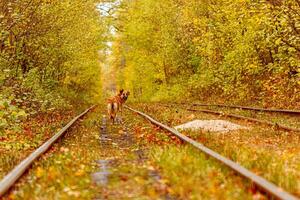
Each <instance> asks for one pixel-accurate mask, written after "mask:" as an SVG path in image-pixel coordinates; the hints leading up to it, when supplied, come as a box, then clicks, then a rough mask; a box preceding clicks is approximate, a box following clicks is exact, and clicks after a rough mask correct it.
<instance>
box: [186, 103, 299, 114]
mask: <svg viewBox="0 0 300 200" xmlns="http://www.w3.org/2000/svg"><path fill="white" fill-rule="evenodd" d="M181 104H184V105H186V103H181ZM192 105H193V106H205V107H223V108H238V109H242V110H253V111H260V112H277V113H286V114H300V110H288V109H269V108H258V107H249V106H236V105H226V104H201V103H193V104H192Z"/></svg>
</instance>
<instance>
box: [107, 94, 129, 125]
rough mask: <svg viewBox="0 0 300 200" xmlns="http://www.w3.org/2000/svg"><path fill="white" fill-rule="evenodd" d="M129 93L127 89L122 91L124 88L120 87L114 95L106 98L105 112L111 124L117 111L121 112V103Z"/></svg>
mask: <svg viewBox="0 0 300 200" xmlns="http://www.w3.org/2000/svg"><path fill="white" fill-rule="evenodd" d="M129 94H130V92H129V91H127V92H124V90H123V89H121V90H120V91H119V93H118V94H117V95H116V96H114V97H112V98H110V99H108V100H107V113H108V116H109V118H110V119H111V120H112V123H113V124H114V122H115V119H116V117H117V113H118V111H121V112H122V107H123V104H124V103H125V102H126V100H127V99H128V96H129Z"/></svg>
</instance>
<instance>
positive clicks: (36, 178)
mask: <svg viewBox="0 0 300 200" xmlns="http://www.w3.org/2000/svg"><path fill="white" fill-rule="evenodd" d="M149 109H150V108H149ZM163 111H165V110H163ZM103 113H105V110H104V109H103V108H98V109H96V110H95V111H94V112H93V113H89V114H88V115H87V116H86V117H85V118H84V119H83V120H80V121H79V122H77V123H76V124H75V126H74V127H72V128H71V129H70V130H69V131H68V132H67V134H66V135H65V136H64V138H63V139H62V140H61V141H60V142H59V143H57V144H55V145H54V146H53V147H52V148H51V150H50V151H49V152H48V153H46V154H45V155H44V156H42V158H41V159H39V161H38V162H36V164H34V165H33V167H32V168H31V169H30V170H29V172H28V173H27V175H25V176H24V177H23V178H22V179H21V180H20V181H19V182H18V184H17V185H16V187H15V188H13V190H12V191H11V192H10V194H8V195H7V196H6V197H5V199H95V198H96V199H253V198H255V199H263V198H264V197H263V196H262V195H261V194H260V193H258V192H257V191H256V190H255V188H254V187H253V186H252V185H251V183H249V182H248V181H246V180H244V179H243V178H241V177H239V176H236V174H234V173H233V172H232V171H231V170H229V169H228V168H226V167H224V166H222V165H221V164H219V163H218V162H216V161H214V160H212V159H209V158H207V157H206V156H204V155H203V154H202V153H200V152H199V151H197V150H195V149H193V148H190V147H188V146H186V145H182V143H181V141H179V140H178V139H177V138H176V137H174V136H171V137H169V136H170V134H168V133H166V132H165V131H163V130H161V129H159V128H157V127H156V126H153V125H151V124H150V123H148V122H147V121H145V120H144V119H143V118H141V117H140V116H137V115H136V114H133V113H131V112H129V111H126V112H124V113H123V121H124V123H123V124H122V125H114V126H111V125H107V130H108V134H107V136H108V137H109V139H110V140H109V141H108V143H103V142H99V140H100V141H101V137H102V135H100V136H99V129H100V127H101V122H102V114H103ZM160 113H161V114H162V115H164V117H168V115H169V114H170V113H168V112H160ZM156 114H157V113H156ZM174 117H175V119H174ZM174 117H173V119H174V120H177V119H176V116H174ZM126 127H128V128H126ZM99 160H106V161H108V162H109V164H108V171H109V175H108V183H107V184H105V185H96V184H94V183H93V181H92V178H91V174H93V173H95V172H99V165H98V164H97V162H96V161H99Z"/></svg>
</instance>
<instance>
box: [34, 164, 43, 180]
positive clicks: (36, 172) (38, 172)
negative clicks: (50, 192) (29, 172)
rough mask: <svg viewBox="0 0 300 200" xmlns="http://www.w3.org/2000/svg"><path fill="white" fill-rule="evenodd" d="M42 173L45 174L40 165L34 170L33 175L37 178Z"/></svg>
mask: <svg viewBox="0 0 300 200" xmlns="http://www.w3.org/2000/svg"><path fill="white" fill-rule="evenodd" d="M44 175H45V170H44V169H43V168H42V167H38V168H37V169H36V171H35V176H36V177H37V178H41V177H42V176H44Z"/></svg>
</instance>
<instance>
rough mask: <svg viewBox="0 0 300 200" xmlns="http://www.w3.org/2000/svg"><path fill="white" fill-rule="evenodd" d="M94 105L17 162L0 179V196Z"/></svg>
mask: <svg viewBox="0 0 300 200" xmlns="http://www.w3.org/2000/svg"><path fill="white" fill-rule="evenodd" d="M94 107H95V106H92V107H90V108H88V109H86V110H85V111H84V112H82V113H81V114H79V115H77V116H76V117H74V118H73V119H72V120H71V121H70V122H69V123H68V124H67V125H66V126H64V127H63V128H62V129H61V130H60V131H58V132H57V133H56V134H55V135H54V136H53V137H51V138H50V139H49V140H47V141H46V142H45V143H44V144H42V145H41V146H40V147H39V148H37V149H36V150H35V151H34V152H32V153H31V154H30V155H29V156H28V157H26V158H25V159H24V160H23V161H22V162H21V163H19V164H18V165H17V166H16V167H15V168H14V169H13V170H11V171H10V172H9V173H8V174H7V175H6V176H5V177H4V178H3V179H2V180H1V181H0V197H2V196H4V195H5V194H6V192H8V190H9V189H10V188H11V187H12V186H13V185H14V184H15V183H16V182H17V180H18V179H19V178H20V177H21V176H22V175H23V174H24V173H25V172H26V170H27V169H28V168H30V166H31V165H32V164H33V163H34V161H35V160H37V159H38V158H39V157H40V156H41V155H43V154H44V153H45V152H47V151H48V150H49V149H50V147H51V146H52V145H53V144H54V143H55V142H56V141H57V140H58V139H59V138H61V137H62V136H63V135H64V133H65V132H66V131H67V130H68V129H69V128H70V127H71V126H72V125H73V124H74V123H75V122H76V121H78V120H79V119H80V118H81V117H83V116H84V115H85V114H87V113H88V112H89V111H91V110H92V109H93V108H94Z"/></svg>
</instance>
